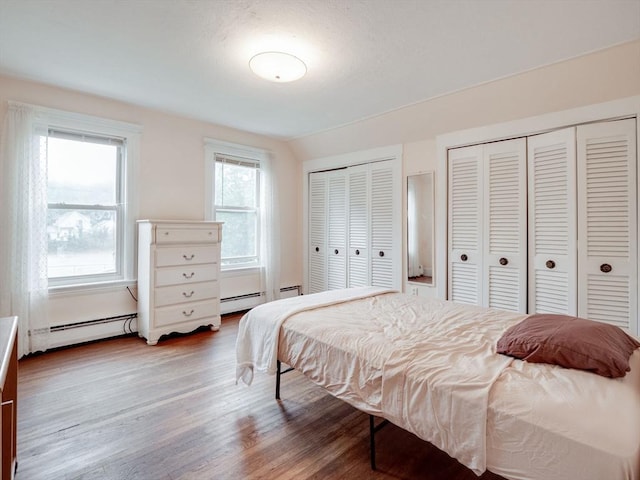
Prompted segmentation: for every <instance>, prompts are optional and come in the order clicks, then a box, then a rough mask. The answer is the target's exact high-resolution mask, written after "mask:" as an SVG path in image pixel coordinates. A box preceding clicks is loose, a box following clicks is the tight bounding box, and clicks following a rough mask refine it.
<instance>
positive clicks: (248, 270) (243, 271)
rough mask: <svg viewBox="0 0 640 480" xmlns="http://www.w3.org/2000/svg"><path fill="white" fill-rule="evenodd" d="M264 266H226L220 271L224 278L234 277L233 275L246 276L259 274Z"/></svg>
mask: <svg viewBox="0 0 640 480" xmlns="http://www.w3.org/2000/svg"><path fill="white" fill-rule="evenodd" d="M261 269H262V267H259V266H256V267H236V268H225V269H224V270H221V271H220V276H221V277H222V278H233V277H245V276H252V275H259V274H260V270H261Z"/></svg>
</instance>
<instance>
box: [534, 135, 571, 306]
mask: <svg viewBox="0 0 640 480" xmlns="http://www.w3.org/2000/svg"><path fill="white" fill-rule="evenodd" d="M575 141H576V140H575V128H573V127H571V128H567V129H564V130H558V131H554V132H550V133H545V134H542V135H536V136H532V137H529V139H528V169H529V177H528V178H529V187H528V196H529V313H560V314H570V315H576V309H577V292H578V287H577V269H578V267H577V245H576V228H577V227H576V223H577V211H576V208H577V207H576V150H575Z"/></svg>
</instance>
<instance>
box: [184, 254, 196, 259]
mask: <svg viewBox="0 0 640 480" xmlns="http://www.w3.org/2000/svg"><path fill="white" fill-rule="evenodd" d="M195 256H196V255H195V253H192V254H191V255H189V256H188V257H187V256H186V255H182V258H184V259H185V260H187V261H189V260H193V257H195Z"/></svg>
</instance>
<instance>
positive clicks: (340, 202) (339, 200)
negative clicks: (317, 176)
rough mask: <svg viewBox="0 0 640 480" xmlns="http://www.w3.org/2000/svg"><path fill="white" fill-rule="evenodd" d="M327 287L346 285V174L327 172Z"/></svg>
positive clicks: (337, 171)
mask: <svg viewBox="0 0 640 480" xmlns="http://www.w3.org/2000/svg"><path fill="white" fill-rule="evenodd" d="M327 195H328V197H327V250H328V252H327V288H328V289H329V290H333V289H336V288H345V287H346V286H347V260H346V259H347V252H346V249H347V175H346V170H336V171H332V172H328V173H327Z"/></svg>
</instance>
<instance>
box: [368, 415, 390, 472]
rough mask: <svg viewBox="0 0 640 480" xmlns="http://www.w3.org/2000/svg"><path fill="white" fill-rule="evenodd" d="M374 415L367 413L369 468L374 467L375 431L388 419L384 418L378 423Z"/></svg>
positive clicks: (387, 422)
mask: <svg viewBox="0 0 640 480" xmlns="http://www.w3.org/2000/svg"><path fill="white" fill-rule="evenodd" d="M375 418H376V417H375V416H374V415H371V414H369V458H370V459H371V470H375V469H376V432H377V431H378V430H380V429H382V428H384V427H385V426H387V425H389V420H387V419H386V418H384V419H383V420H382V421H381V422H380V423H378V425H376V422H375Z"/></svg>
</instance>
